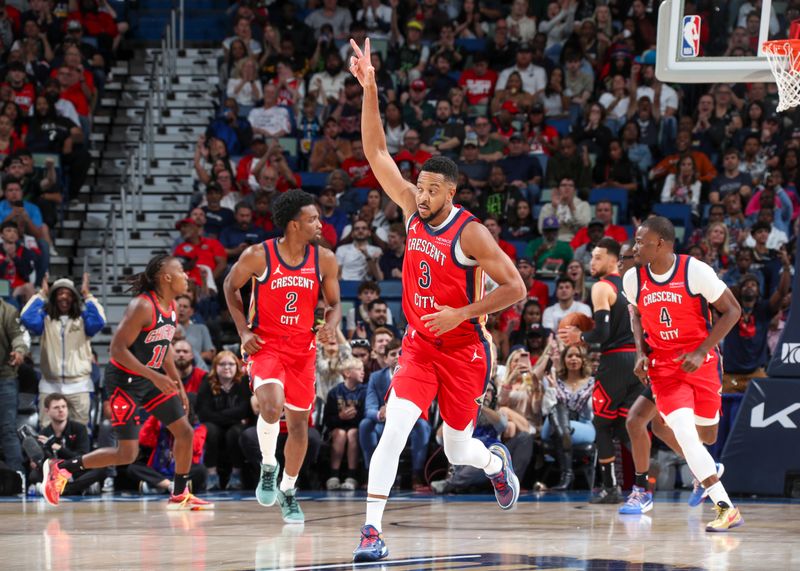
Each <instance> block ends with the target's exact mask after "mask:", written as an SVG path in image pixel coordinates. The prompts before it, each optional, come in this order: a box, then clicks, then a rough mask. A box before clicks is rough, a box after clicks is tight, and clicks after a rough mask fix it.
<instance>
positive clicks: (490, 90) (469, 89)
mask: <svg viewBox="0 0 800 571" xmlns="http://www.w3.org/2000/svg"><path fill="white" fill-rule="evenodd" d="M458 84H459V85H460V86H461V87H463V88H464V91H465V92H466V94H467V101H468V102H469V104H470V105H488V103H489V101H490V100H491V99H492V96H493V95H494V88H495V86H496V85H497V72H496V71H495V70H493V69H489V58H488V57H487V56H486V54H485V53H483V52H479V53H477V54H475V55H474V56H473V58H472V67H470V68H468V69H466V70H464V72H463V73H462V74H461V77H460V78H459V80H458Z"/></svg>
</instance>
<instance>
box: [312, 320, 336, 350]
mask: <svg viewBox="0 0 800 571" xmlns="http://www.w3.org/2000/svg"><path fill="white" fill-rule="evenodd" d="M317 340H318V342H319V343H322V344H323V345H327V344H328V343H336V328H335V327H333V325H331V324H330V323H328V322H327V321H325V322H323V323H321V324H320V325H319V327H317Z"/></svg>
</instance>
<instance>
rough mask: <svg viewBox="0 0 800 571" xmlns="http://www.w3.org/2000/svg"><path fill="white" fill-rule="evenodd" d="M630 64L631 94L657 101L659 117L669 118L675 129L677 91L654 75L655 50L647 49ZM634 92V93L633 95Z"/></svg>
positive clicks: (636, 98) (637, 97)
mask: <svg viewBox="0 0 800 571" xmlns="http://www.w3.org/2000/svg"><path fill="white" fill-rule="evenodd" d="M634 62H635V63H634V65H633V66H631V95H632V96H633V97H635V100H636V101H638V100H639V99H640V98H642V97H647V98H648V99H649V100H650V102H651V103H653V104H656V103H658V111H659V113H660V115H661V119H662V121H663V120H666V119H668V118H669V119H671V122H672V128H673V129H675V128H676V127H677V124H676V123H675V117H676V116H677V114H678V92H677V91H675V90H674V89H672V88H671V87H670V86H669V85H667V84H666V83H662V82H661V81H659V80H658V78H657V77H656V69H655V67H656V50H647V51H645V52H644V53H642V55H640V56H638V57H636V58H635V59H634ZM634 94H635V95H634Z"/></svg>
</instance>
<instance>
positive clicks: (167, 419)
mask: <svg viewBox="0 0 800 571" xmlns="http://www.w3.org/2000/svg"><path fill="white" fill-rule="evenodd" d="M105 381H106V390H107V391H108V395H109V398H108V401H109V405H110V406H111V426H112V427H113V429H114V434H115V435H116V437H117V439H118V440H138V438H139V428H140V427H141V425H142V423H143V422H144V421H145V420H146V419H147V417H149V416H150V415H153V416H155V417H156V418H157V419H158V420H159V421H161V423H162V424H163V425H164V426H169V425H170V424H172V423H173V422H175V421H176V420H178V419H179V418H181V417H182V416H184V415H185V414H186V413H185V411H184V410H183V404H182V403H181V399H180V396H179V395H178V393H177V392H175V393H171V394H166V393H163V392H161V390H160V389H159V388H158V387H156V386H155V385H154V384H153V383H152V382H151V381H150V380H148V379H145V378H144V377H139V376H137V375H133V374H131V373H128V372H126V371H123V370H122V369H120V368H119V367H117V366H115V365H113V364H111V363H109V365H108V366H107V367H106V378H105ZM142 411H144V413H143V412H142Z"/></svg>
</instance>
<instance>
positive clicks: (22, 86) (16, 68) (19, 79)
mask: <svg viewBox="0 0 800 571" xmlns="http://www.w3.org/2000/svg"><path fill="white" fill-rule="evenodd" d="M6 82H7V85H8V86H9V87H10V88H11V91H12V93H13V96H12V100H13V101H14V103H16V104H17V105H19V108H20V110H21V111H22V114H23V115H27V114H28V111H29V110H30V108H31V106H32V105H33V101H34V99H35V98H36V87H35V86H34V85H33V83H31V82H30V81H28V76H27V74H26V73H25V65H24V64H23V63H22V62H19V61H15V62H12V63H10V64H9V65H8V72H7V73H6Z"/></svg>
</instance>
